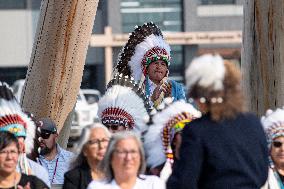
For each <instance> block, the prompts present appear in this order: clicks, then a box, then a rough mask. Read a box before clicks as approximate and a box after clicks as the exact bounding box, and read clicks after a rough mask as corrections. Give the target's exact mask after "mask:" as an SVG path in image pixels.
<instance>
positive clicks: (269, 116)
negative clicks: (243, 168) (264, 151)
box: [261, 107, 284, 144]
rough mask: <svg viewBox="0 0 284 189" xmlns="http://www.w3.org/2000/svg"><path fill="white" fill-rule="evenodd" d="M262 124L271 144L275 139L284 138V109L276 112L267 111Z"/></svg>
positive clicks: (278, 109) (262, 118)
mask: <svg viewBox="0 0 284 189" xmlns="http://www.w3.org/2000/svg"><path fill="white" fill-rule="evenodd" d="M261 123H262V125H263V127H264V130H265V132H266V134H267V139H268V143H269V144H271V142H272V140H273V139H275V138H277V137H280V136H284V107H283V108H277V109H276V110H275V111H272V110H267V112H266V115H265V116H262V117H261Z"/></svg>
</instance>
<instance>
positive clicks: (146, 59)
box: [116, 22, 171, 83]
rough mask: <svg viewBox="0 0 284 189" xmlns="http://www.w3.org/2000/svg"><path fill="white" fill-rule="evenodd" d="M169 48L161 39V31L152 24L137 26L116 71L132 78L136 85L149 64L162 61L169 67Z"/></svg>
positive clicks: (123, 51) (121, 55) (122, 53)
mask: <svg viewBox="0 0 284 189" xmlns="http://www.w3.org/2000/svg"><path fill="white" fill-rule="evenodd" d="M170 51H171V50H170V46H169V45H168V44H167V43H166V41H165V40H164V38H163V34H162V32H161V30H160V29H159V28H158V26H156V25H155V24H154V23H152V22H149V23H145V24H144V25H142V26H137V27H136V28H135V30H134V31H133V32H132V33H131V34H130V36H129V40H128V41H127V43H126V45H125V46H124V48H123V49H122V52H121V54H120V56H119V58H118V63H117V66H116V70H117V72H118V73H122V74H123V75H128V76H132V77H133V78H134V80H135V81H136V82H137V83H138V82H140V81H141V80H142V81H143V77H144V76H145V75H146V69H147V66H148V65H149V64H151V63H152V62H154V61H157V60H163V61H164V62H166V63H167V65H168V66H169V65H170V58H171V57H170Z"/></svg>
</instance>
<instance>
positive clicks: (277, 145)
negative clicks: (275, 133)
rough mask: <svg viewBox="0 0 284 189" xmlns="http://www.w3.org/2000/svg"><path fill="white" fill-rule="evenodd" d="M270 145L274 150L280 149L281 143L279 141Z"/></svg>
mask: <svg viewBox="0 0 284 189" xmlns="http://www.w3.org/2000/svg"><path fill="white" fill-rule="evenodd" d="M272 144H273V146H274V147H275V148H280V147H281V146H282V144H283V143H282V142H280V141H273V142H272Z"/></svg>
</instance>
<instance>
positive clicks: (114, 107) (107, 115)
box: [98, 75, 150, 133]
mask: <svg viewBox="0 0 284 189" xmlns="http://www.w3.org/2000/svg"><path fill="white" fill-rule="evenodd" d="M149 111H150V105H149V100H148V99H147V98H146V97H145V95H144V93H143V92H142V89H141V88H139V87H138V85H137V84H135V83H134V81H133V79H132V80H131V79H129V78H128V77H124V76H122V75H121V76H119V75H116V76H115V77H114V79H113V80H111V81H110V82H109V84H108V89H107V91H106V93H105V95H104V96H103V97H102V98H101V99H100V101H99V103H98V116H99V118H100V120H101V122H102V123H103V124H104V125H106V126H107V125H122V126H125V127H128V128H130V129H133V131H136V132H139V133H140V132H143V131H145V130H146V128H147V125H146V123H147V121H148V120H149V114H148V112H149Z"/></svg>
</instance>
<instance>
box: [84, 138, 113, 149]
mask: <svg viewBox="0 0 284 189" xmlns="http://www.w3.org/2000/svg"><path fill="white" fill-rule="evenodd" d="M108 142H109V139H106V138H103V139H101V140H99V139H94V140H89V141H88V144H89V145H92V146H94V147H99V146H107V145H108Z"/></svg>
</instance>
